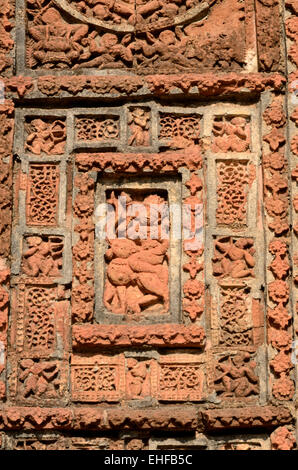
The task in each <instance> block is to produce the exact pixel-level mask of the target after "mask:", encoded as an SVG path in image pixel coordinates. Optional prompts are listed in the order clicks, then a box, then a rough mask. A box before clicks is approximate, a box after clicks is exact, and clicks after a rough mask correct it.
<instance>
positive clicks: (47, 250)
mask: <svg viewBox="0 0 298 470" xmlns="http://www.w3.org/2000/svg"><path fill="white" fill-rule="evenodd" d="M62 253H63V238H61V237H56V236H51V235H48V236H47V235H42V236H27V237H26V238H25V247H24V254H23V258H22V272H23V273H24V274H25V275H26V276H28V277H33V278H37V277H39V278H41V277H45V278H57V277H59V276H61V270H62V266H63V261H62Z"/></svg>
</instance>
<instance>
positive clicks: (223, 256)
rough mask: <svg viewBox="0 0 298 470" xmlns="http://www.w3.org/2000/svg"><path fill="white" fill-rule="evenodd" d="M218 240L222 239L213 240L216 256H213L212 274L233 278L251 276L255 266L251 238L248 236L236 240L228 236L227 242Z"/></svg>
mask: <svg viewBox="0 0 298 470" xmlns="http://www.w3.org/2000/svg"><path fill="white" fill-rule="evenodd" d="M220 240H222V239H218V240H215V241H214V248H215V250H216V251H215V253H216V256H215V257H214V258H213V272H214V274H215V275H220V276H221V277H227V276H229V277H232V278H233V279H241V278H244V277H248V276H253V268H254V266H255V260H254V257H253V254H254V249H253V248H252V245H253V240H251V239H249V238H239V239H238V240H236V241H234V240H233V239H232V238H230V239H229V241H228V242H222V241H220ZM223 240H224V239H223Z"/></svg>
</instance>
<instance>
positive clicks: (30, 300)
mask: <svg viewBox="0 0 298 470" xmlns="http://www.w3.org/2000/svg"><path fill="white" fill-rule="evenodd" d="M55 300H56V292H55V289H51V288H49V287H47V288H45V287H28V290H27V292H26V300H25V312H26V315H25V322H26V324H25V325H26V326H25V332H24V333H25V334H24V341H25V344H24V350H25V351H28V352H30V353H31V354H32V355H35V354H37V355H42V356H44V355H47V354H49V353H51V352H53V350H54V347H55V323H54V322H55V308H54V303H55Z"/></svg>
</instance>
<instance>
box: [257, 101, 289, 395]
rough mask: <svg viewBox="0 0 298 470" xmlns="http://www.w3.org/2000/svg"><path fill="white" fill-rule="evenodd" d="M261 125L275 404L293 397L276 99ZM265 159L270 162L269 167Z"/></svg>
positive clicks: (280, 121) (280, 113)
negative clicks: (265, 151) (264, 130)
mask: <svg viewBox="0 0 298 470" xmlns="http://www.w3.org/2000/svg"><path fill="white" fill-rule="evenodd" d="M263 117H264V121H265V123H266V125H267V127H268V129H269V133H268V134H266V135H264V137H263V139H264V141H265V142H266V143H267V144H268V146H269V149H270V150H271V152H273V153H271V154H269V155H268V160H267V157H266V158H264V168H265V172H264V173H265V176H264V190H265V207H266V211H267V215H268V216H269V217H268V227H269V229H270V230H272V231H273V232H274V235H275V237H274V238H271V240H270V242H269V244H268V250H269V252H270V253H271V255H272V258H273V259H272V261H271V263H270V264H269V266H268V270H269V271H270V272H271V273H272V277H273V280H272V281H271V282H268V297H269V300H270V301H271V302H272V303H273V305H274V306H273V307H272V305H270V303H269V306H268V309H267V318H268V324H269V334H268V340H269V342H270V343H271V344H272V346H273V348H275V349H277V354H276V355H275V356H274V357H273V358H272V359H271V360H270V366H271V370H272V372H273V377H274V380H273V384H272V394H273V396H274V397H275V398H276V399H278V400H289V399H291V398H292V397H293V395H294V391H295V388H294V383H293V381H292V379H291V369H292V365H291V364H290V362H289V356H290V343H291V339H290V334H289V328H290V327H291V317H290V315H289V312H288V302H289V295H290V291H289V284H288V275H289V271H290V264H289V256H288V239H287V238H281V235H284V236H285V237H287V236H288V231H289V221H288V181H287V173H286V171H287V165H286V163H285V159H284V151H285V149H284V145H285V142H286V138H285V132H284V126H285V123H286V118H285V114H284V110H283V102H282V99H281V97H280V96H275V97H274V96H273V100H272V102H271V104H270V105H269V106H268V107H267V108H266V109H265V111H264V113H263ZM269 159H272V161H271V163H269Z"/></svg>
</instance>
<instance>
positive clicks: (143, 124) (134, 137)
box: [128, 108, 150, 147]
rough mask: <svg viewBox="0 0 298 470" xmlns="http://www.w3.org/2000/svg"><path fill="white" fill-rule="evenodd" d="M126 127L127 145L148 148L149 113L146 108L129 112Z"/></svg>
mask: <svg viewBox="0 0 298 470" xmlns="http://www.w3.org/2000/svg"><path fill="white" fill-rule="evenodd" d="M128 127H129V130H130V136H129V138H128V145H130V146H134V147H148V146H149V145H150V111H149V110H147V109H146V108H134V109H131V110H130V112H129V118H128Z"/></svg>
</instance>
